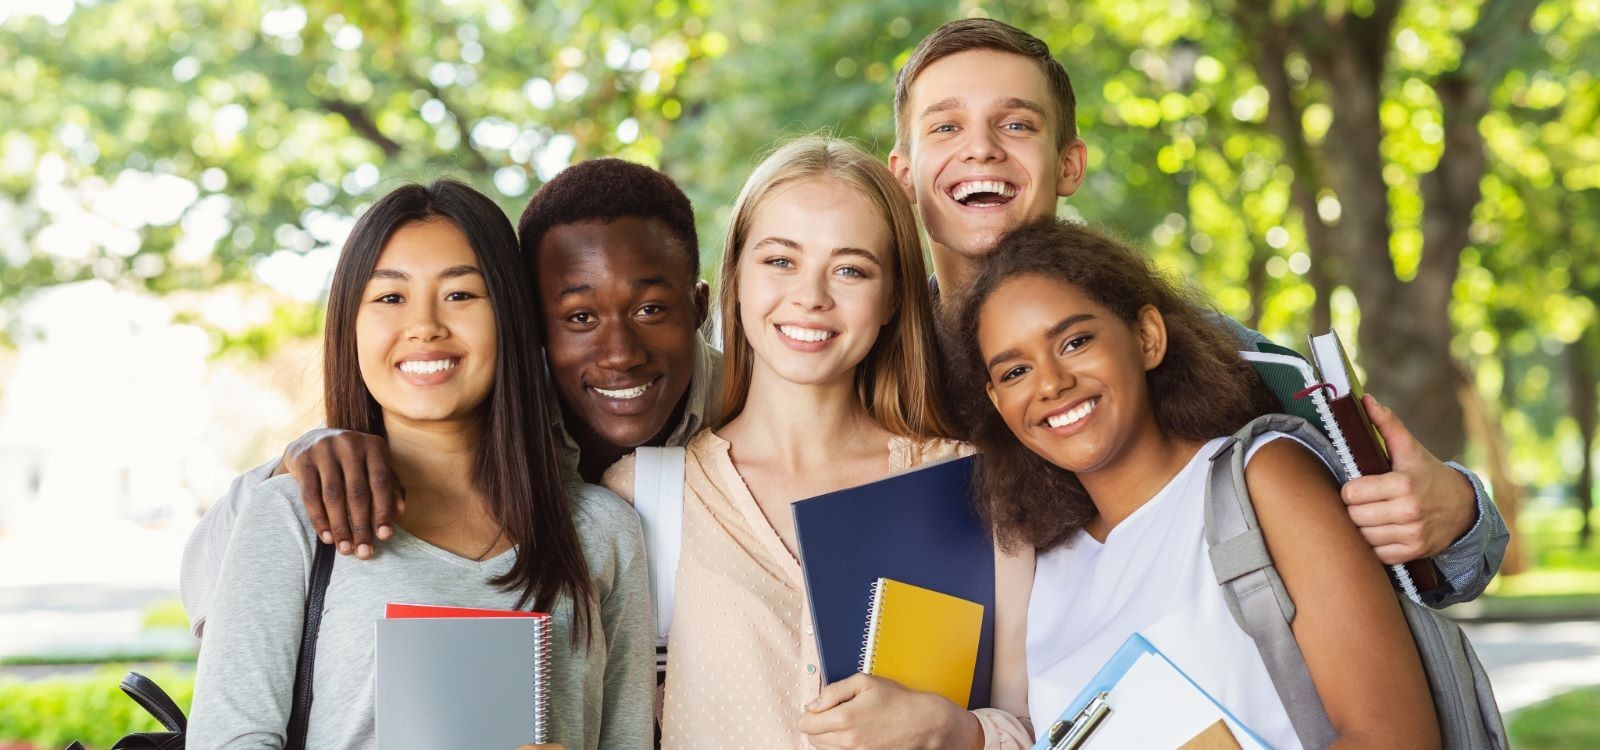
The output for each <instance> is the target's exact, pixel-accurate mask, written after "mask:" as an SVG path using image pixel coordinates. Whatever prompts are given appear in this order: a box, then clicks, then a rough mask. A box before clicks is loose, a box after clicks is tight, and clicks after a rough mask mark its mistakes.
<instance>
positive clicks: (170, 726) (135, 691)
mask: <svg viewBox="0 0 1600 750" xmlns="http://www.w3.org/2000/svg"><path fill="white" fill-rule="evenodd" d="M121 687H122V692H124V693H127V694H128V697H129V698H132V699H133V700H134V702H135V703H138V704H139V705H140V706H143V707H144V710H146V711H149V712H150V715H151V716H154V717H156V721H159V722H161V726H163V727H166V728H167V731H168V732H182V731H184V730H185V729H187V728H188V726H189V722H188V720H187V719H185V718H184V717H183V710H182V709H180V708H178V704H177V703H174V702H173V701H172V698H170V697H168V696H167V693H166V691H165V690H162V689H161V686H159V685H157V684H156V683H155V681H154V680H151V679H150V678H149V677H145V676H144V675H142V674H139V673H138V672H129V673H128V675H127V676H126V677H123V678H122V685H121Z"/></svg>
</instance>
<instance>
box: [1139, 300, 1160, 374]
mask: <svg viewBox="0 0 1600 750" xmlns="http://www.w3.org/2000/svg"><path fill="white" fill-rule="evenodd" d="M1134 332H1135V333H1137V334H1138V335H1139V353H1140V354H1141V355H1142V357H1143V359H1144V371H1145V372H1149V371H1151V370H1154V369H1156V367H1157V366H1159V365H1160V364H1161V362H1162V361H1163V360H1165V359H1166V358H1167V321H1166V318H1163V317H1161V311H1160V310H1157V309H1156V307H1155V305H1145V306H1144V307H1141V308H1139V319H1138V320H1136V321H1134Z"/></svg>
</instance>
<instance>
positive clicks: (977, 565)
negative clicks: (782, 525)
mask: <svg viewBox="0 0 1600 750" xmlns="http://www.w3.org/2000/svg"><path fill="white" fill-rule="evenodd" d="M972 467H973V459H972V458H970V457H969V458H962V459H957V460H954V461H946V462H944V463H940V464H935V465H933V466H926V467H922V468H919V469H916V470H914V471H910V472H906V473H904V474H898V475H895V476H893V477H889V478H888V479H884V480H881V481H877V482H873V483H871V484H864V485H861V486H859V487H852V488H850V489H847V490H840V491H838V492H830V493H828V494H826V495H819V496H817V497H814V498H811V499H809V500H801V501H799V502H797V503H795V504H794V505H793V508H794V525H795V531H796V535H797V537H798V540H799V548H800V565H801V567H803V568H804V569H805V578H806V592H807V594H808V595H809V597H810V599H811V621H812V624H813V626H814V627H815V629H816V637H817V648H818V651H819V652H820V653H821V656H822V668H823V676H824V677H825V678H826V681H827V682H830V683H831V682H836V681H838V680H842V679H844V678H846V677H849V676H850V675H852V674H855V673H856V670H857V667H858V665H859V659H860V656H861V647H862V640H863V636H864V635H865V633H866V625H867V609H868V604H869V600H870V599H871V595H872V584H873V582H874V581H876V580H877V579H878V578H880V577H881V578H893V579H894V580H896V581H902V582H905V583H909V584H912V585H914V586H921V587H923V588H926V589H933V590H934V591H939V592H942V593H945V594H949V595H951V596H957V597H960V598H962V599H966V600H968V601H972V602H977V603H978V604H981V605H983V630H982V633H981V635H980V636H979V640H978V662H977V666H976V668H975V670H974V674H973V676H972V697H971V702H970V703H969V704H968V705H967V708H987V707H988V706H989V688H990V682H991V681H992V677H993V673H994V542H993V540H992V537H991V536H990V535H989V534H988V532H986V531H984V529H983V524H982V523H981V522H980V521H979V520H978V516H977V514H976V513H975V512H974V511H973V509H972V505H971V504H970V502H969V501H968V494H969V492H971V485H972Z"/></svg>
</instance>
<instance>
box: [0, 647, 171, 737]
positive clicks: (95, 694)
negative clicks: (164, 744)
mask: <svg viewBox="0 0 1600 750" xmlns="http://www.w3.org/2000/svg"><path fill="white" fill-rule="evenodd" d="M127 673H128V666H127V665H118V664H108V665H106V666H104V667H102V668H101V669H99V670H96V671H95V672H93V673H91V674H88V675H81V676H79V675H74V676H65V677H51V678H47V679H43V680H36V681H28V682H24V681H22V680H16V679H8V680H3V681H0V743H5V742H26V743H31V744H33V745H34V746H36V747H38V748H40V749H41V750H47V749H48V750H55V748H63V747H66V746H67V743H69V742H72V741H73V740H79V741H81V742H83V744H84V745H85V746H86V747H90V748H104V747H110V746H111V743H113V742H115V741H116V740H117V738H119V737H121V736H122V735H124V734H127V733H129V732H151V731H160V730H161V728H162V727H161V724H160V723H159V722H157V721H156V720H155V717H152V716H150V715H149V714H148V713H145V710H144V709H143V708H141V707H140V706H139V704H137V703H135V702H133V699H131V698H129V697H128V696H127V695H125V694H123V692H122V689H121V688H119V687H118V686H117V685H118V683H120V682H121V681H122V677H123V675H126V674H127ZM145 676H146V677H149V678H150V679H152V680H155V681H156V683H157V684H159V685H160V686H161V688H162V689H163V690H166V691H167V695H170V696H172V700H173V701H175V702H176V703H177V704H178V706H179V707H180V708H182V709H183V710H184V711H185V712H187V711H188V710H189V703H190V701H191V700H193V698H194V675H193V674H192V673H188V674H185V673H179V672H177V671H176V670H172V669H165V668H163V669H158V670H151V671H150V672H148V673H145Z"/></svg>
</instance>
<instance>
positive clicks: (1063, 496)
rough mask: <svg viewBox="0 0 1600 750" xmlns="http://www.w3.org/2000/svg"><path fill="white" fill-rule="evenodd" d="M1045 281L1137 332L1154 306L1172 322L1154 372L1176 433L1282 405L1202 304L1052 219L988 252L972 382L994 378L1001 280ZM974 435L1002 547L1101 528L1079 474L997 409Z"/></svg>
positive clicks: (970, 348)
mask: <svg viewBox="0 0 1600 750" xmlns="http://www.w3.org/2000/svg"><path fill="white" fill-rule="evenodd" d="M1018 276H1037V277H1042V278H1046V279H1052V280H1056V281H1060V282H1062V283H1066V284H1070V285H1072V286H1074V287H1077V288H1078V289H1079V290H1081V291H1082V292H1083V293H1084V294H1085V295H1087V296H1088V297H1089V298H1090V299H1092V300H1094V301H1095V302H1096V303H1098V304H1100V305H1101V306H1103V307H1105V308H1106V309H1107V310H1109V311H1110V312H1111V313H1112V314H1113V315H1115V316H1116V317H1117V318H1118V319H1119V320H1121V321H1123V322H1124V323H1126V324H1128V325H1129V326H1132V325H1134V324H1135V323H1136V321H1137V320H1138V316H1139V311H1140V310H1141V309H1142V308H1143V307H1144V306H1145V305H1151V306H1153V307H1155V309H1156V310H1158V311H1160V313H1161V316H1162V318H1163V319H1164V320H1165V321H1166V328H1167V351H1166V356H1165V358H1164V359H1162V361H1161V364H1159V365H1157V366H1156V367H1155V368H1154V369H1152V370H1150V371H1149V372H1148V373H1146V375H1145V382H1146V384H1147V386H1148V387H1149V391H1150V403H1151V404H1152V406H1153V408H1154V410H1155V418H1156V424H1158V425H1159V426H1160V428H1161V431H1162V432H1163V433H1164V434H1166V435H1168V436H1171V437H1175V438H1181V439H1187V440H1209V439H1211V438H1214V437H1217V436H1219V435H1228V434H1231V433H1233V432H1234V431H1236V430H1238V429H1239V428H1240V427H1243V426H1244V424H1245V423H1246V422H1249V421H1250V420H1251V419H1253V418H1254V417H1256V416H1259V415H1261V414H1267V413H1270V412H1275V411H1278V409H1279V407H1278V405H1277V400H1276V399H1275V398H1274V397H1273V395H1272V393H1271V392H1270V391H1268V390H1267V388H1266V386H1265V385H1263V384H1262V382H1261V379H1260V377H1258V376H1257V375H1256V372H1255V370H1254V369H1253V368H1252V367H1251V366H1250V365H1249V364H1248V363H1246V362H1245V361H1244V359H1242V358H1241V357H1240V356H1239V354H1238V350H1239V347H1240V344H1239V341H1238V339H1237V338H1236V337H1235V336H1234V335H1232V334H1231V333H1230V332H1229V331H1228V330H1226V329H1225V328H1223V326H1222V325H1221V324H1220V323H1221V320H1220V317H1221V316H1220V314H1219V313H1217V312H1216V311H1215V310H1214V309H1213V308H1212V307H1211V304H1210V302H1209V301H1208V300H1206V299H1205V298H1204V297H1203V296H1201V295H1199V294H1197V293H1194V292H1191V291H1188V290H1186V289H1184V288H1183V287H1182V286H1180V285H1179V284H1177V283H1175V282H1174V281H1172V280H1171V279H1169V278H1168V277H1167V276H1165V275H1164V274H1163V273H1161V271H1159V270H1158V269H1157V268H1156V267H1155V265H1154V264H1153V263H1152V262H1151V261H1150V259H1148V258H1146V257H1145V256H1144V255H1142V254H1140V253H1139V252H1138V251H1137V250H1134V249H1133V248H1132V247H1130V246H1129V245H1127V244H1126V243H1123V242H1121V241H1119V240H1118V239H1116V238H1115V237H1113V236H1111V235H1109V234H1106V233H1104V232H1101V231H1098V230H1095V229H1091V228H1089V227H1086V226H1082V225H1079V224H1073V223H1069V222H1064V221H1058V220H1056V219H1045V220H1041V221H1037V222H1033V223H1030V224H1026V225H1023V226H1021V227H1018V228H1016V229H1014V230H1012V231H1011V232H1009V233H1007V234H1006V235H1005V236H1004V237H1003V238H1001V240H1000V242H999V244H998V245H997V246H996V247H995V249H994V251H993V252H992V253H991V254H990V255H989V257H988V259H987V261H986V263H985V264H984V268H983V270H982V272H980V273H979V275H978V278H977V280H976V281H975V282H974V284H973V287H972V292H971V294H970V295H969V296H968V298H967V299H966V302H965V304H964V306H963V307H962V311H961V317H960V322H961V329H960V330H961V338H960V343H961V345H962V347H963V349H964V352H963V354H962V356H961V372H960V373H958V375H959V377H961V378H962V382H964V383H965V384H967V386H968V387H970V388H972V389H982V388H983V385H984V383H985V382H987V380H988V374H987V371H986V370H985V368H984V366H983V355H982V352H981V351H980V350H979V348H978V322H979V317H980V315H981V314H982V312H983V306H984V303H985V302H986V301H988V299H989V298H990V297H991V296H993V294H994V293H995V290H996V289H998V288H999V287H1000V285H1001V284H1002V283H1004V282H1005V281H1007V280H1009V279H1013V278H1016V277H1018ZM975 416H976V418H977V422H976V424H975V425H974V429H973V432H972V435H971V439H972V442H973V444H974V445H975V446H977V448H978V456H979V459H978V470H977V477H978V487H979V498H980V500H979V502H978V513H979V515H980V516H981V517H982V518H983V520H984V522H985V524H987V525H988V527H989V528H990V530H991V531H993V532H994V533H995V535H996V538H997V539H998V540H999V542H1000V544H1001V546H1002V547H1004V548H1006V549H1014V548H1015V547H1016V545H1018V544H1026V545H1030V546H1032V547H1034V548H1036V549H1038V550H1040V551H1041V552H1042V551H1047V550H1050V549H1054V548H1055V547H1058V546H1060V545H1061V544H1063V543H1065V542H1066V541H1067V539H1068V538H1070V537H1071V535H1072V534H1073V532H1076V531H1077V530H1078V529H1081V528H1083V527H1084V526H1085V525H1087V524H1088V523H1089V522H1090V521H1092V520H1094V518H1095V516H1096V515H1097V513H1098V511H1096V509H1095V505H1094V503H1093V502H1092V501H1091V500H1090V498H1089V495H1088V493H1087V492H1085V491H1084V489H1083V485H1082V484H1080V483H1079V482H1078V479H1077V477H1076V476H1074V475H1073V474H1072V472H1069V471H1067V470H1065V469H1062V468H1059V467H1057V466H1055V465H1054V464H1051V463H1050V462H1048V461H1046V460H1045V459H1044V458H1042V457H1040V456H1039V455H1037V454H1035V453H1034V452H1032V451H1030V450H1028V449H1027V448H1026V447H1024V446H1023V444H1022V443H1021V442H1020V441H1019V440H1017V437H1016V436H1015V435H1013V434H1012V432H1011V430H1010V428H1008V427H1006V423H1005V420H1003V419H1002V418H1001V417H1000V414H999V412H997V411H996V410H995V409H994V408H992V407H991V408H988V409H984V410H981V413H979V414H977V415H975Z"/></svg>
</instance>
